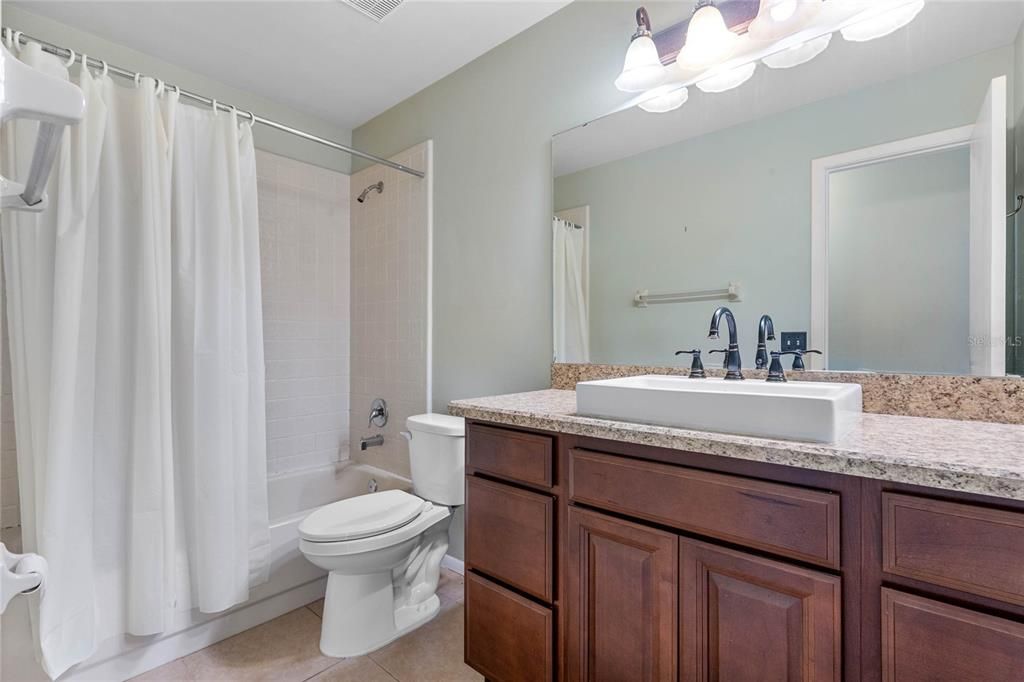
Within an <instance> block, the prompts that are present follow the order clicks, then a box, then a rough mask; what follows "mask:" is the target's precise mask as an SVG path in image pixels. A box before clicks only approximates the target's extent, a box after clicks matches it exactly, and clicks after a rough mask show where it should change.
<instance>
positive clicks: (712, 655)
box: [679, 540, 842, 682]
mask: <svg viewBox="0 0 1024 682" xmlns="http://www.w3.org/2000/svg"><path fill="white" fill-rule="evenodd" d="M679 563H680V573H681V576H682V590H681V595H680V613H681V628H680V651H682V662H683V663H682V676H681V678H680V679H683V680H692V681H694V682H697V681H700V682H705V681H711V680H732V681H733V682H761V681H762V680H792V681H794V682H796V681H798V680H817V681H819V682H827V681H829V680H837V681H838V680H840V679H842V670H841V666H840V661H841V648H840V644H841V633H842V616H841V613H842V602H841V599H840V592H841V589H842V588H841V585H840V583H841V581H840V578H839V577H838V576H834V575H829V574H827V573H823V572H821V571H816V570H810V569H806V568H800V567H797V566H791V565H789V564H786V563H783V562H779V561H773V560H771V559H765V558H762V557H759V556H754V555H752V554H747V553H745V552H738V551H734V550H730V549H725V548H722V547H716V546H715V545H711V544H708V543H705V542H697V541H691V540H686V541H683V542H682V543H681V547H680V555H679Z"/></svg>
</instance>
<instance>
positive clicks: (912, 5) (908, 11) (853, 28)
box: [841, 0, 924, 43]
mask: <svg viewBox="0 0 1024 682" xmlns="http://www.w3.org/2000/svg"><path fill="white" fill-rule="evenodd" d="M922 9H924V0H916V1H915V2H904V3H901V4H899V5H898V6H894V7H892V8H891V9H888V10H885V11H882V12H879V13H877V14H873V15H871V16H869V17H868V18H866V19H862V20H861V21H858V22H856V23H853V24H850V25H849V26H846V27H844V28H842V29H841V31H842V34H843V38H845V39H846V40H850V41H852V42H855V43H863V42H866V41H868V40H874V39H875V38H882V37H884V36H887V35H889V34H890V33H894V32H895V31H898V30H899V29H901V28H903V27H904V26H906V25H907V24H909V23H910V22H911V21H913V20H914V18H915V17H916V16H917V15H918V14H919V13H920V12H921V10H922Z"/></svg>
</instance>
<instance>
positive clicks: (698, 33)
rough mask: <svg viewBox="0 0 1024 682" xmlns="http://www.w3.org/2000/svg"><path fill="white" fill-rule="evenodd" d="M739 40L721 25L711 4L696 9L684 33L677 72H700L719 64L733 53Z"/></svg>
mask: <svg viewBox="0 0 1024 682" xmlns="http://www.w3.org/2000/svg"><path fill="white" fill-rule="evenodd" d="M738 40H739V36H738V35H736V34H735V33H733V32H732V31H730V30H729V27H728V26H726V25H725V19H724V18H723V17H722V13H721V12H719V11H718V8H717V7H715V5H714V3H712V2H707V4H702V5H699V6H698V8H697V11H696V12H694V13H693V17H691V18H690V25H689V26H688V27H687V29H686V43H685V44H684V45H683V47H682V49H681V50H679V55H678V56H677V57H676V64H678V65H679V67H680V68H681V69H686V70H689V69H704V68H707V67H709V66H714V65H715V64H717V63H719V62H720V61H722V60H723V59H725V58H726V57H728V56H729V55H730V54H732V51H733V50H735V49H736V43H737V41H738Z"/></svg>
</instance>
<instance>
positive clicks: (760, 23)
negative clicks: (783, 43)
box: [747, 0, 821, 40]
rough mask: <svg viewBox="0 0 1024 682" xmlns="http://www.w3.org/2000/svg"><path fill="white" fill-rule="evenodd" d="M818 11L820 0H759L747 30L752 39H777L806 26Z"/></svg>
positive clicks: (819, 9)
mask: <svg viewBox="0 0 1024 682" xmlns="http://www.w3.org/2000/svg"><path fill="white" fill-rule="evenodd" d="M820 11H821V0H761V5H760V7H759V8H758V11H757V16H756V17H754V20H753V21H751V22H750V26H749V27H748V28H747V32H748V33H749V34H750V37H751V38H752V39H754V40H779V39H780V38H784V37H786V36H789V35H792V34H793V33H795V32H797V31H799V30H801V29H803V28H806V27H807V26H808V25H809V24H810V23H811V22H812V21H814V19H815V17H817V16H818V12H820Z"/></svg>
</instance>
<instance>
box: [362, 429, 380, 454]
mask: <svg viewBox="0 0 1024 682" xmlns="http://www.w3.org/2000/svg"><path fill="white" fill-rule="evenodd" d="M380 445H384V435H383V434H380V433H378V434H377V435H376V436H370V437H369V438H360V439H359V449H360V450H364V451H365V450H366V449H367V448H375V447H378V446H380Z"/></svg>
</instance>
